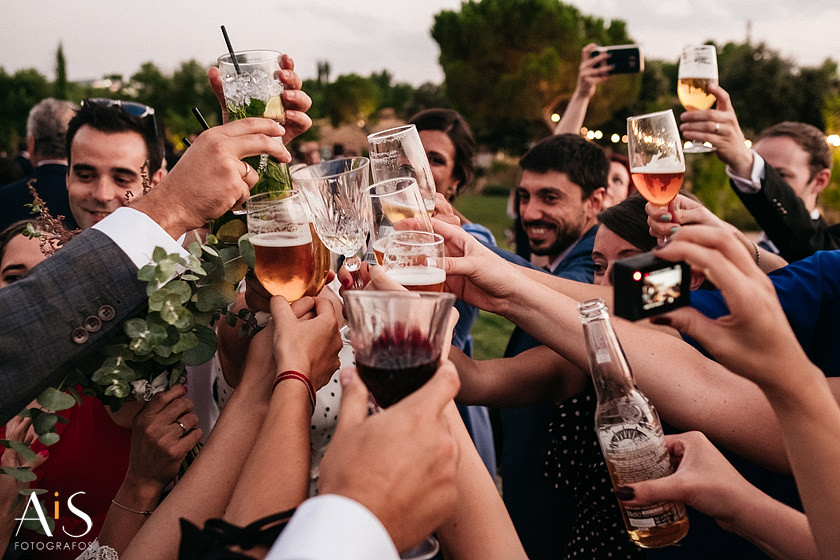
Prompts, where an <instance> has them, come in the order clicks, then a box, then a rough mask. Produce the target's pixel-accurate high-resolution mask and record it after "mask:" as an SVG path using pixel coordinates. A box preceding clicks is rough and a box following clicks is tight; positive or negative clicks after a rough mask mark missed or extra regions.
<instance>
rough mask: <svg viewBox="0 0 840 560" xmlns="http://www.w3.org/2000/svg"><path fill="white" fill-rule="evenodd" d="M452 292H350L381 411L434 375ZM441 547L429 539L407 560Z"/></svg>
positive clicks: (355, 338) (350, 312)
mask: <svg viewBox="0 0 840 560" xmlns="http://www.w3.org/2000/svg"><path fill="white" fill-rule="evenodd" d="M454 303H455V296H454V295H453V294H451V293H448V292H443V293H441V292H409V291H375V290H348V291H346V292H345V293H344V308H345V310H346V314H347V322H348V324H349V326H350V342H351V343H352V345H353V351H354V352H355V356H356V369H358V371H359V376H360V377H361V378H362V381H364V382H365V385H367V388H368V390H369V391H370V393H371V395H372V396H373V399H374V401H375V402H376V404H377V405H378V406H379V407H382V408H387V407H389V406H391V405H392V404H394V403H396V402H397V401H399V400H400V399H402V398H403V397H406V396H407V395H409V394H411V393H412V392H413V391H415V390H417V389H419V388H420V387H421V386H423V384H425V383H426V381H428V380H429V379H430V378H431V377H432V375H434V373H435V371H436V370H437V368H438V366H439V364H440V358H441V354H442V352H443V349H444V345H448V344H449V342H450V341H449V340H448V339H447V337H448V336H451V335H450V330H449V313H450V310H451V309H452V306H453V304H454ZM439 549H440V544H439V543H438V541H437V539H435V538H434V537H433V536H429V537H427V538H426V539H424V540H423V541H422V542H420V543H419V544H417V545H416V546H414V547H412V548H411V549H409V550H406V551H403V552H402V554H401V555H400V558H403V559H409V558H411V559H415V560H421V559H428V558H434V556H435V555H436V554H437V552H438V550H439Z"/></svg>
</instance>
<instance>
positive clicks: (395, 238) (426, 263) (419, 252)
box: [382, 231, 446, 292]
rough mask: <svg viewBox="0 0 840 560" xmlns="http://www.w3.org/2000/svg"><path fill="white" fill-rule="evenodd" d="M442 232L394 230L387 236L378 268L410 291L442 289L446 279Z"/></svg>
mask: <svg viewBox="0 0 840 560" xmlns="http://www.w3.org/2000/svg"><path fill="white" fill-rule="evenodd" d="M444 257H445V252H444V240H443V236H442V235H439V234H437V233H429V232H427V231H395V232H394V233H392V234H391V235H389V236H388V238H387V242H386V243H385V252H384V254H383V257H382V268H383V269H384V270H385V272H386V273H387V274H388V276H390V277H391V278H392V279H393V280H396V281H397V282H399V283H400V284H401V285H402V286H403V287H404V288H406V289H408V290H410V291H414V292H442V291H443V286H444V284H445V283H446V266H445V264H444V262H445V258H444Z"/></svg>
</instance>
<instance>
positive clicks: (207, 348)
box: [181, 325, 218, 366]
mask: <svg viewBox="0 0 840 560" xmlns="http://www.w3.org/2000/svg"><path fill="white" fill-rule="evenodd" d="M195 335H196V337H197V338H198V345H196V346H195V347H194V348H191V349H190V350H187V351H186V352H184V353H183V354H182V355H181V361H182V362H183V363H184V365H187V366H200V365H201V364H204V363H207V362H208V361H210V359H211V358H212V357H213V355H214V354H215V353H216V348H218V340H217V339H216V332H215V331H214V330H213V329H210V328H207V327H203V326H201V325H196V327H195Z"/></svg>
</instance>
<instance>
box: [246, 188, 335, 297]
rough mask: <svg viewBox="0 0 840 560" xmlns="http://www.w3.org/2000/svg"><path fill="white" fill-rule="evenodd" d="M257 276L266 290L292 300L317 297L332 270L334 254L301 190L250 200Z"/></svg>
mask: <svg viewBox="0 0 840 560" xmlns="http://www.w3.org/2000/svg"><path fill="white" fill-rule="evenodd" d="M246 210H247V214H248V233H249V234H250V236H249V241H250V242H251V245H253V247H254V255H255V261H256V264H255V267H254V273H255V274H256V275H257V279H258V280H259V281H260V283H261V284H262V285H263V286H264V287H265V289H266V290H268V291H269V293H271V295H275V296H283V297H285V298H286V299H287V300H288V301H290V302H292V301H296V300H298V299H300V298H302V297H303V296H305V295H316V294H317V293H318V292H320V291H321V288H323V287H324V282H325V281H326V278H327V273H328V272H329V270H330V252H329V250H328V249H327V248H326V247H324V244H323V243H322V242H321V240H320V238H318V236H317V235H316V234H315V233H314V228H313V227H312V224H311V220H310V218H309V215H308V211H307V207H306V204H305V202H304V200H303V198H302V196H301V194H300V193H298V191H294V190H287V191H283V192H276V193H262V194H257V195H254V196H252V197H251V198H249V199H248V202H247V205H246Z"/></svg>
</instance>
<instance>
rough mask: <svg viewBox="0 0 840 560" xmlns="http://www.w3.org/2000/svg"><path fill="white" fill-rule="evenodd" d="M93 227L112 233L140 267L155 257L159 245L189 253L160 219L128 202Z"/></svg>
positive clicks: (114, 239)
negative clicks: (128, 204)
mask: <svg viewBox="0 0 840 560" xmlns="http://www.w3.org/2000/svg"><path fill="white" fill-rule="evenodd" d="M93 228H94V229H98V230H99V231H101V232H102V233H104V234H105V235H107V236H108V237H110V238H111V240H112V241H113V242H114V243H116V244H117V246H119V248H120V249H122V250H123V252H124V253H125V254H126V255H128V258H130V259H131V261H132V262H133V263H134V264H135V265H136V266H137V268H138V269H140V268H143V267H144V266H146V265H147V264H149V263H150V262H151V261H152V253H153V252H154V250H155V247H161V248H162V249H164V250H165V251H166V254H170V253H178V254H179V255H181V256H183V257H186V256H188V255H189V253H188V252H187V251H186V250H185V249H184V248H183V247H181V245H180V244H179V243H178V242H177V241H175V240H174V239H172V237H171V236H170V235H169V234H168V233H166V231H165V230H164V229H163V228H162V227H160V226H159V225H158V224H157V222H155V221H154V220H153V219H151V218H150V217H149V216H147V215H146V214H144V213H143V212H140V211H139V210H134V209H133V208H130V207H128V206H123V207H122V208H117V209H116V210H114V211H113V212H112V213H111V214H110V215H108V216H106V217H105V218H104V219H103V220H102V221H100V222H98V223H97V224H95V225H94V226H93Z"/></svg>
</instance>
